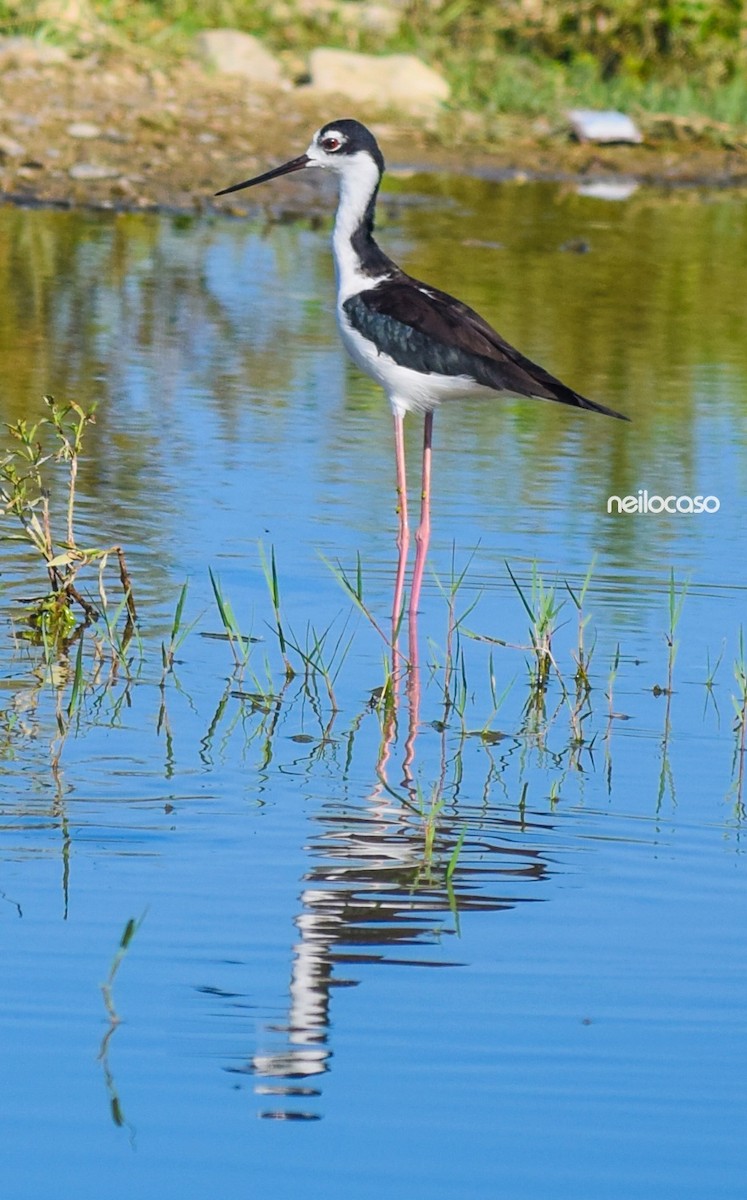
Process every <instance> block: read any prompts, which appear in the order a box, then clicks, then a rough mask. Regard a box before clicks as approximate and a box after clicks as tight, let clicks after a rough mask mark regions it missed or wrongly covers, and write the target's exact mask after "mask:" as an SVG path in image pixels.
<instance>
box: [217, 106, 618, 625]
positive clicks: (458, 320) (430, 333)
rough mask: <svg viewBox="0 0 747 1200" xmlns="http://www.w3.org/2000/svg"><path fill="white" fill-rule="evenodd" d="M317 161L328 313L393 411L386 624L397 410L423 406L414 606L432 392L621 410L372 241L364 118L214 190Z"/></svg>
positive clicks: (402, 486) (371, 148)
mask: <svg viewBox="0 0 747 1200" xmlns="http://www.w3.org/2000/svg"><path fill="white" fill-rule="evenodd" d="M307 167H324V168H328V169H329V170H332V171H334V172H335V173H336V174H337V176H338V177H339V180H340V199H339V204H338V208H337V217H336V220H335V228H334V234H333V237H332V248H333V251H334V257H335V267H336V270H337V320H338V323H339V326H340V333H341V336H342V340H343V343H344V344H345V347H346V349H347V350H348V352H349V354H350V356H351V357H352V358H353V360H354V361H355V362H356V363H357V364H358V366H359V367H361V368H362V369H363V370H364V371H365V372H366V373H367V374H368V375H370V376H371V378H372V379H374V380H375V381H376V382H377V383H378V384H380V386H381V387H382V388H383V389H384V391H385V392H386V394H387V396H388V398H389V402H390V404H391V406H392V411H393V413H394V439H395V447H396V458H397V492H398V496H399V536H398V538H397V547H398V549H399V562H398V565H397V581H396V585H395V591H394V606H393V620H394V623H395V627H396V625H397V623H398V621H399V617H400V611H401V607H402V596H403V589H404V578H405V569H406V564H407V551H408V546H409V540H410V535H409V525H408V519H407V484H406V476H405V450H404V440H403V420H404V416H405V413H408V412H422V413H424V414H425V429H424V438H423V477H422V478H423V481H422V492H421V513H420V525H419V527H418V530H417V533H416V534H415V540H416V546H417V549H416V554H415V566H414V569H413V577H412V589H411V592H410V605H409V612H410V615H411V616H412V615H413V614H415V613H416V612H417V608H418V602H419V598H420V586H421V583H422V579H423V570H424V567H425V557H426V553H427V549H428V540H429V536H430V488H431V446H432V439H433V410H434V409H435V408H436V407H437V406H438V404H440V403H441V401H442V400H458V399H463V398H466V397H474V396H491V395H492V396H494V395H495V394H496V393H501V392H502V393H504V394H511V395H519V396H531V397H534V398H536V399H540V400H557V401H558V402H559V403H560V404H570V405H572V406H573V407H574V408H585V409H588V410H590V411H591V412H598V413H604V414H605V415H606V416H608V417H619V418H620V419H621V420H624V421H625V420H628V418H627V417H625V416H623V414H622V413H618V412H614V411H613V410H612V409H611V408H605V407H604V405H602V404H596V403H595V402H594V401H593V400H587V399H586V398H585V397H584V396H582V395H580V394H579V393H578V392H575V391H574V390H573V388H570V387H567V386H566V384H564V383H561V382H560V380H559V379H555V377H554V376H553V375H550V374H549V372H547V371H545V370H544V368H542V367H539V366H537V364H536V363H533V362H531V361H530V359H528V358H525V357H524V355H523V354H520V353H519V351H518V350H515V349H514V348H513V346H510V345H509V344H508V342H505V341H504V340H503V338H502V337H501V336H500V335H499V334H498V333H496V331H495V330H494V329H493V328H492V327H491V326H490V325H488V323H487V321H484V320H483V319H482V317H481V316H479V315H478V314H477V313H476V312H474V311H473V309H471V308H469V307H468V306H467V305H466V304H463V303H462V302H461V301H460V300H455V299H454V297H453V296H449V295H448V294H447V293H446V292H441V291H439V290H438V288H433V287H429V286H428V285H427V284H424V283H420V282H419V280H417V279H413V278H412V276H410V275H407V274H406V273H405V272H404V271H402V270H401V269H400V268H399V267H398V266H397V264H396V263H394V262H392V260H391V259H390V258H388V257H387V255H386V254H384V252H383V250H381V249H380V248H379V246H378V245H377V244H376V242H375V241H374V237H373V228H374V210H375V206H376V196H377V194H378V191H379V184H380V183H381V177H382V175H383V174H384V158H383V155H382V153H381V150H380V149H379V146H378V143H377V141H376V138H375V137H374V136H373V134H372V133H371V131H370V130H368V129H366V127H365V125H361V123H360V122H359V121H352V120H348V119H344V120H339V121H330V122H329V123H328V124H327V125H324V126H323V127H322V128H321V129H320V130H318V132H317V133H315V134H314V136H313V138H312V139H311V145H310V146H309V148H308V150H307V151H306V153H305V154H301V155H300V156H299V157H298V158H294V159H291V161H290V162H287V163H283V165H282V166H280V167H275V168H274V169H273V170H271V171H266V172H265V173H264V175H257V176H256V177H255V178H254V179H246V180H244V182H243V183H235V184H233V186H232V187H228V188H224V189H223V190H222V191H220V192H217V193H216V195H218V196H226V195H228V193H229V192H238V191H240V190H241V189H242V188H248V187H254V186H255V184H258V183H265V182H266V181H267V180H269V179H277V177H278V176H280V175H288V174H290V172H291V171H302V170H304V169H305V168H307Z"/></svg>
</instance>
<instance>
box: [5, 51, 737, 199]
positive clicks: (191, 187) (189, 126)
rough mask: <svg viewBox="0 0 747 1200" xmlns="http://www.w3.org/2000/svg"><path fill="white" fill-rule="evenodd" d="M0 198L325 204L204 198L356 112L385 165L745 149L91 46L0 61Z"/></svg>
mask: <svg viewBox="0 0 747 1200" xmlns="http://www.w3.org/2000/svg"><path fill="white" fill-rule="evenodd" d="M0 97H1V100H2V104H1V106H0V198H1V199H2V200H3V202H6V203H16V204H45V205H53V206H64V207H78V206H81V207H90V206H93V207H96V208H112V209H117V210H129V211H132V210H135V211H137V210H149V209H167V210H172V211H180V212H196V213H203V212H224V213H225V212H229V213H235V214H241V213H244V212H248V211H251V210H252V209H253V208H256V207H257V206H258V205H260V206H262V207H264V208H270V210H271V211H272V212H273V213H274V214H276V215H278V216H280V215H283V216H288V215H294V214H298V215H302V214H303V215H313V214H315V213H316V212H322V211H328V207H329V206H328V201H327V200H326V199H322V197H321V196H320V193H319V190H318V188H317V187H316V186H314V185H313V184H309V183H308V182H306V181H304V180H293V181H292V182H291V184H287V183H284V182H283V181H279V182H278V186H277V187H276V188H273V189H272V195H271V196H269V195H268V196H266V197H262V198H261V199H260V198H255V197H254V196H252V197H251V198H249V199H246V200H245V199H244V198H243V197H242V196H240V195H238V196H235V197H229V198H227V199H226V200H217V201H216V200H214V199H213V193H214V192H215V191H216V190H218V189H219V188H221V187H225V186H227V185H228V184H230V183H232V182H235V181H236V180H238V179H241V178H245V177H246V176H247V175H249V174H251V173H252V172H253V171H255V170H260V169H262V168H263V167H264V166H265V165H267V164H272V163H274V162H278V161H280V160H282V159H283V158H286V157H290V156H292V155H295V154H297V153H299V152H300V151H301V150H302V149H304V148H305V146H306V145H307V144H308V140H309V136H310V133H311V132H312V131H313V130H314V129H315V128H317V127H318V125H319V124H320V123H322V122H323V121H325V120H328V119H330V118H331V117H333V116H335V115H350V116H357V117H359V118H362V119H364V120H368V121H369V123H370V124H371V126H372V128H373V129H374V130H375V132H376V133H377V135H378V137H379V140H380V141H381V143H382V146H383V147H384V150H385V154H386V157H387V160H388V162H389V163H390V164H391V165H392V166H393V167H394V166H399V167H403V168H410V169H412V170H420V169H422V170H438V171H440V170H451V171H459V172H470V173H476V174H479V175H481V176H484V177H494V178H520V179H529V178H539V179H564V180H573V179H585V180H589V179H610V178H616V177H620V176H623V177H627V178H630V179H635V180H637V181H639V182H643V183H649V184H655V185H658V186H666V187H682V186H688V185H690V186H692V185H697V186H707V187H740V188H742V187H747V148H746V147H745V146H742V145H741V144H740V145H733V146H731V147H724V146H719V145H710V144H708V143H707V142H705V141H703V140H700V141H698V140H693V139H692V138H681V139H670V140H661V141H658V142H655V143H651V142H648V143H647V144H644V145H642V146H610V147H599V146H591V145H579V144H578V143H575V142H573V141H572V140H571V139H570V138H569V137H567V136H565V135H564V133H563V132H562V131H560V132H554V133H543V134H538V132H537V129H536V126H535V125H533V124H532V123H531V122H529V121H527V122H523V123H522V122H521V121H520V120H518V119H512V120H508V119H506V121H505V122H504V126H503V128H502V129H501V130H500V132H499V134H496V132H495V130H493V133H492V135H491V137H490V138H489V139H488V138H487V137H486V136H485V130H484V128H482V127H480V124H479V122H476V120H475V118H474V117H473V116H472V115H471V114H466V115H460V114H457V113H448V114H445V115H444V117H443V119H441V120H440V121H439V124H438V126H437V127H431V128H429V127H427V126H426V125H424V124H419V123H417V122H414V121H412V120H409V119H408V118H406V117H402V116H395V115H392V116H391V117H389V118H388V119H385V120H370V119H369V118H368V117H367V115H366V114H363V113H357V112H352V111H350V106H349V105H347V106H346V104H345V102H344V101H340V102H339V103H338V104H337V105H335V106H334V111H330V104H329V100H326V101H320V99H319V97H318V96H314V95H313V94H311V93H309V94H308V95H307V94H305V92H304V90H303V89H299V88H296V89H294V90H293V91H290V92H273V93H264V94H263V93H259V92H256V93H250V92H249V91H248V90H247V86H246V82H245V81H242V80H240V79H235V78H231V77H218V76H214V75H209V74H208V73H207V72H205V70H204V69H203V68H201V67H200V66H199V65H198V64H197V63H193V62H190V61H185V62H183V63H181V64H179V66H178V67H172V68H170V69H168V70H164V69H151V68H147V69H145V68H142V67H139V66H138V65H135V64H133V63H131V62H128V61H122V62H115V63H112V62H108V63H105V64H102V63H99V62H98V61H97V60H95V59H89V60H86V59H83V60H75V59H71V60H68V61H66V62H65V63H32V64H29V63H18V64H16V65H13V64H9V65H4V67H3V70H2V81H1V85H0Z"/></svg>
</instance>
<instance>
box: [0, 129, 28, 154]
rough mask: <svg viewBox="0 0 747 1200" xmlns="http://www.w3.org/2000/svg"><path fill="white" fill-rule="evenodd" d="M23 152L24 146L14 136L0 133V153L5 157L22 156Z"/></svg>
mask: <svg viewBox="0 0 747 1200" xmlns="http://www.w3.org/2000/svg"><path fill="white" fill-rule="evenodd" d="M25 153H26V151H25V149H24V147H23V146H22V145H21V143H20V142H17V141H16V140H15V138H12V137H6V136H5V134H0V154H2V155H3V156H4V157H5V158H23V156H24V154H25Z"/></svg>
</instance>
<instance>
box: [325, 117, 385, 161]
mask: <svg viewBox="0 0 747 1200" xmlns="http://www.w3.org/2000/svg"><path fill="white" fill-rule="evenodd" d="M311 145H312V146H316V147H318V148H319V150H321V151H323V153H324V154H325V155H329V156H330V158H331V157H333V156H336V155H338V154H339V155H343V154H345V155H349V154H358V153H360V152H361V151H363V152H365V153H367V154H369V155H370V156H371V158H372V159H373V160H374V162H375V163H376V166H377V167H378V169H379V174H383V172H384V155H383V154H382V153H381V150H380V149H379V143H378V142H377V141H376V138H375V137H374V135H373V134H372V133H371V130H370V129H366V126H365V125H361V123H360V121H354V120H352V119H351V118H350V117H342V118H341V119H340V120H339V121H328V122H327V124H326V125H323V126H322V128H321V129H320V130H318V132H317V133H315V134H314V138H313V140H312V143H311Z"/></svg>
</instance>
